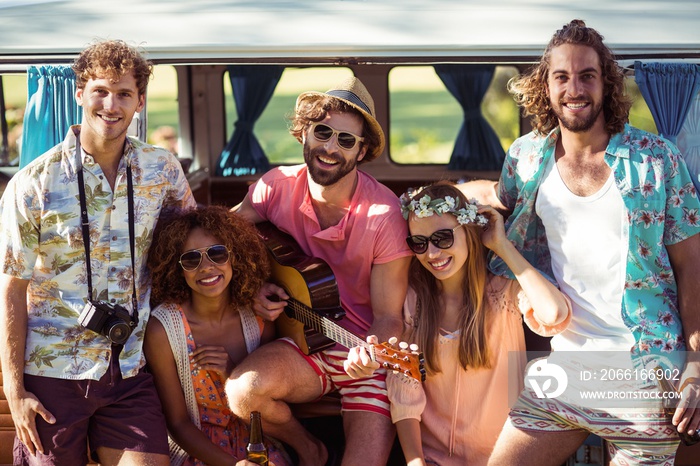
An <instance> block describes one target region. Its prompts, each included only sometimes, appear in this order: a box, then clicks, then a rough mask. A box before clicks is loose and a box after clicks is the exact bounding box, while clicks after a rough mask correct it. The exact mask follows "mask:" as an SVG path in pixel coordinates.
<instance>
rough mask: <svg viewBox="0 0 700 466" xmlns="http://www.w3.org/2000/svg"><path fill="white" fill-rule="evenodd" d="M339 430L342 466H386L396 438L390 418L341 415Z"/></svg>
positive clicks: (362, 413)
mask: <svg viewBox="0 0 700 466" xmlns="http://www.w3.org/2000/svg"><path fill="white" fill-rule="evenodd" d="M343 429H344V430H345V453H344V454H343V462H342V466H372V465H376V466H385V465H386V463H387V461H388V460H389V454H390V453H391V447H392V445H393V443H394V437H395V435H396V429H395V428H394V425H393V424H392V423H391V419H390V418H388V417H386V416H382V415H381V414H376V413H372V412H366V411H345V412H343Z"/></svg>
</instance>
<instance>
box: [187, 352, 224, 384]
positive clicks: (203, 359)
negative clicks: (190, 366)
mask: <svg viewBox="0 0 700 466" xmlns="http://www.w3.org/2000/svg"><path fill="white" fill-rule="evenodd" d="M191 358H192V362H193V363H194V364H195V366H196V367H197V368H199V369H204V370H207V371H214V372H216V373H218V374H219V375H221V377H222V378H223V379H227V378H228V376H229V374H230V373H231V370H233V361H232V360H231V358H230V357H229V356H228V353H227V352H226V349H225V348H224V347H223V346H211V345H202V346H200V347H198V348H197V349H195V350H194V351H193V352H192V356H191Z"/></svg>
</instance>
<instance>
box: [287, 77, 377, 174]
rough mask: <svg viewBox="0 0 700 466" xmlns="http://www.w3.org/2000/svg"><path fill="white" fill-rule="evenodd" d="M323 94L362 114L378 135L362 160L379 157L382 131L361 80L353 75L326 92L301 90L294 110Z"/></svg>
mask: <svg viewBox="0 0 700 466" xmlns="http://www.w3.org/2000/svg"><path fill="white" fill-rule="evenodd" d="M324 96H331V97H333V98H336V99H338V100H342V101H343V102H345V103H346V104H348V105H350V106H351V107H352V108H354V109H356V110H357V111H359V112H360V113H361V114H362V116H363V117H364V118H365V121H366V122H367V126H368V127H369V130H370V131H372V132H374V134H376V135H377V136H378V137H379V144H378V145H377V147H373V148H370V149H369V150H368V151H367V154H366V155H365V157H364V159H363V160H362V161H363V162H369V161H371V160H374V159H376V158H377V157H379V155H380V154H381V153H382V151H383V150H384V144H385V142H384V131H383V130H382V127H381V125H380V124H379V122H378V121H377V119H376V117H375V115H376V114H375V113H374V100H373V99H372V96H371V95H369V92H368V91H367V88H366V87H365V85H364V84H362V81H360V80H359V79H357V78H356V77H354V76H353V77H351V78H348V79H346V80H344V81H342V82H341V83H340V84H338V85H337V86H336V87H334V88H333V89H329V90H327V91H326V92H316V91H309V92H303V93H301V94H300V95H299V97H297V103H296V106H295V110H296V112H297V113H298V112H299V107H300V106H301V105H302V104H303V103H304V102H308V101H314V100H316V99H318V98H320V97H324Z"/></svg>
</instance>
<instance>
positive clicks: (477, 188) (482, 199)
mask: <svg viewBox="0 0 700 466" xmlns="http://www.w3.org/2000/svg"><path fill="white" fill-rule="evenodd" d="M457 188H458V189H459V190H460V191H462V192H463V193H464V195H465V196H467V199H476V201H477V202H478V203H479V204H484V205H490V206H492V207H494V208H496V209H498V210H507V208H506V206H504V205H503V203H502V202H501V200H500V199H499V198H498V194H497V189H498V182H497V181H493V180H473V181H467V182H466V183H460V184H458V185H457Z"/></svg>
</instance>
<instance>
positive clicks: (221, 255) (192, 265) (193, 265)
mask: <svg viewBox="0 0 700 466" xmlns="http://www.w3.org/2000/svg"><path fill="white" fill-rule="evenodd" d="M205 254H206V256H207V259H209V262H212V263H214V264H216V265H224V264H225V263H226V262H228V258H229V252H228V248H227V247H226V246H224V245H223V244H215V245H213V246H209V247H206V248H200V249H192V250H191V251H186V252H183V253H182V255H181V256H180V265H181V266H182V268H183V269H184V270H186V271H188V272H194V271H195V270H197V269H198V268H199V266H200V264H201V263H202V256H204V255H205Z"/></svg>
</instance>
